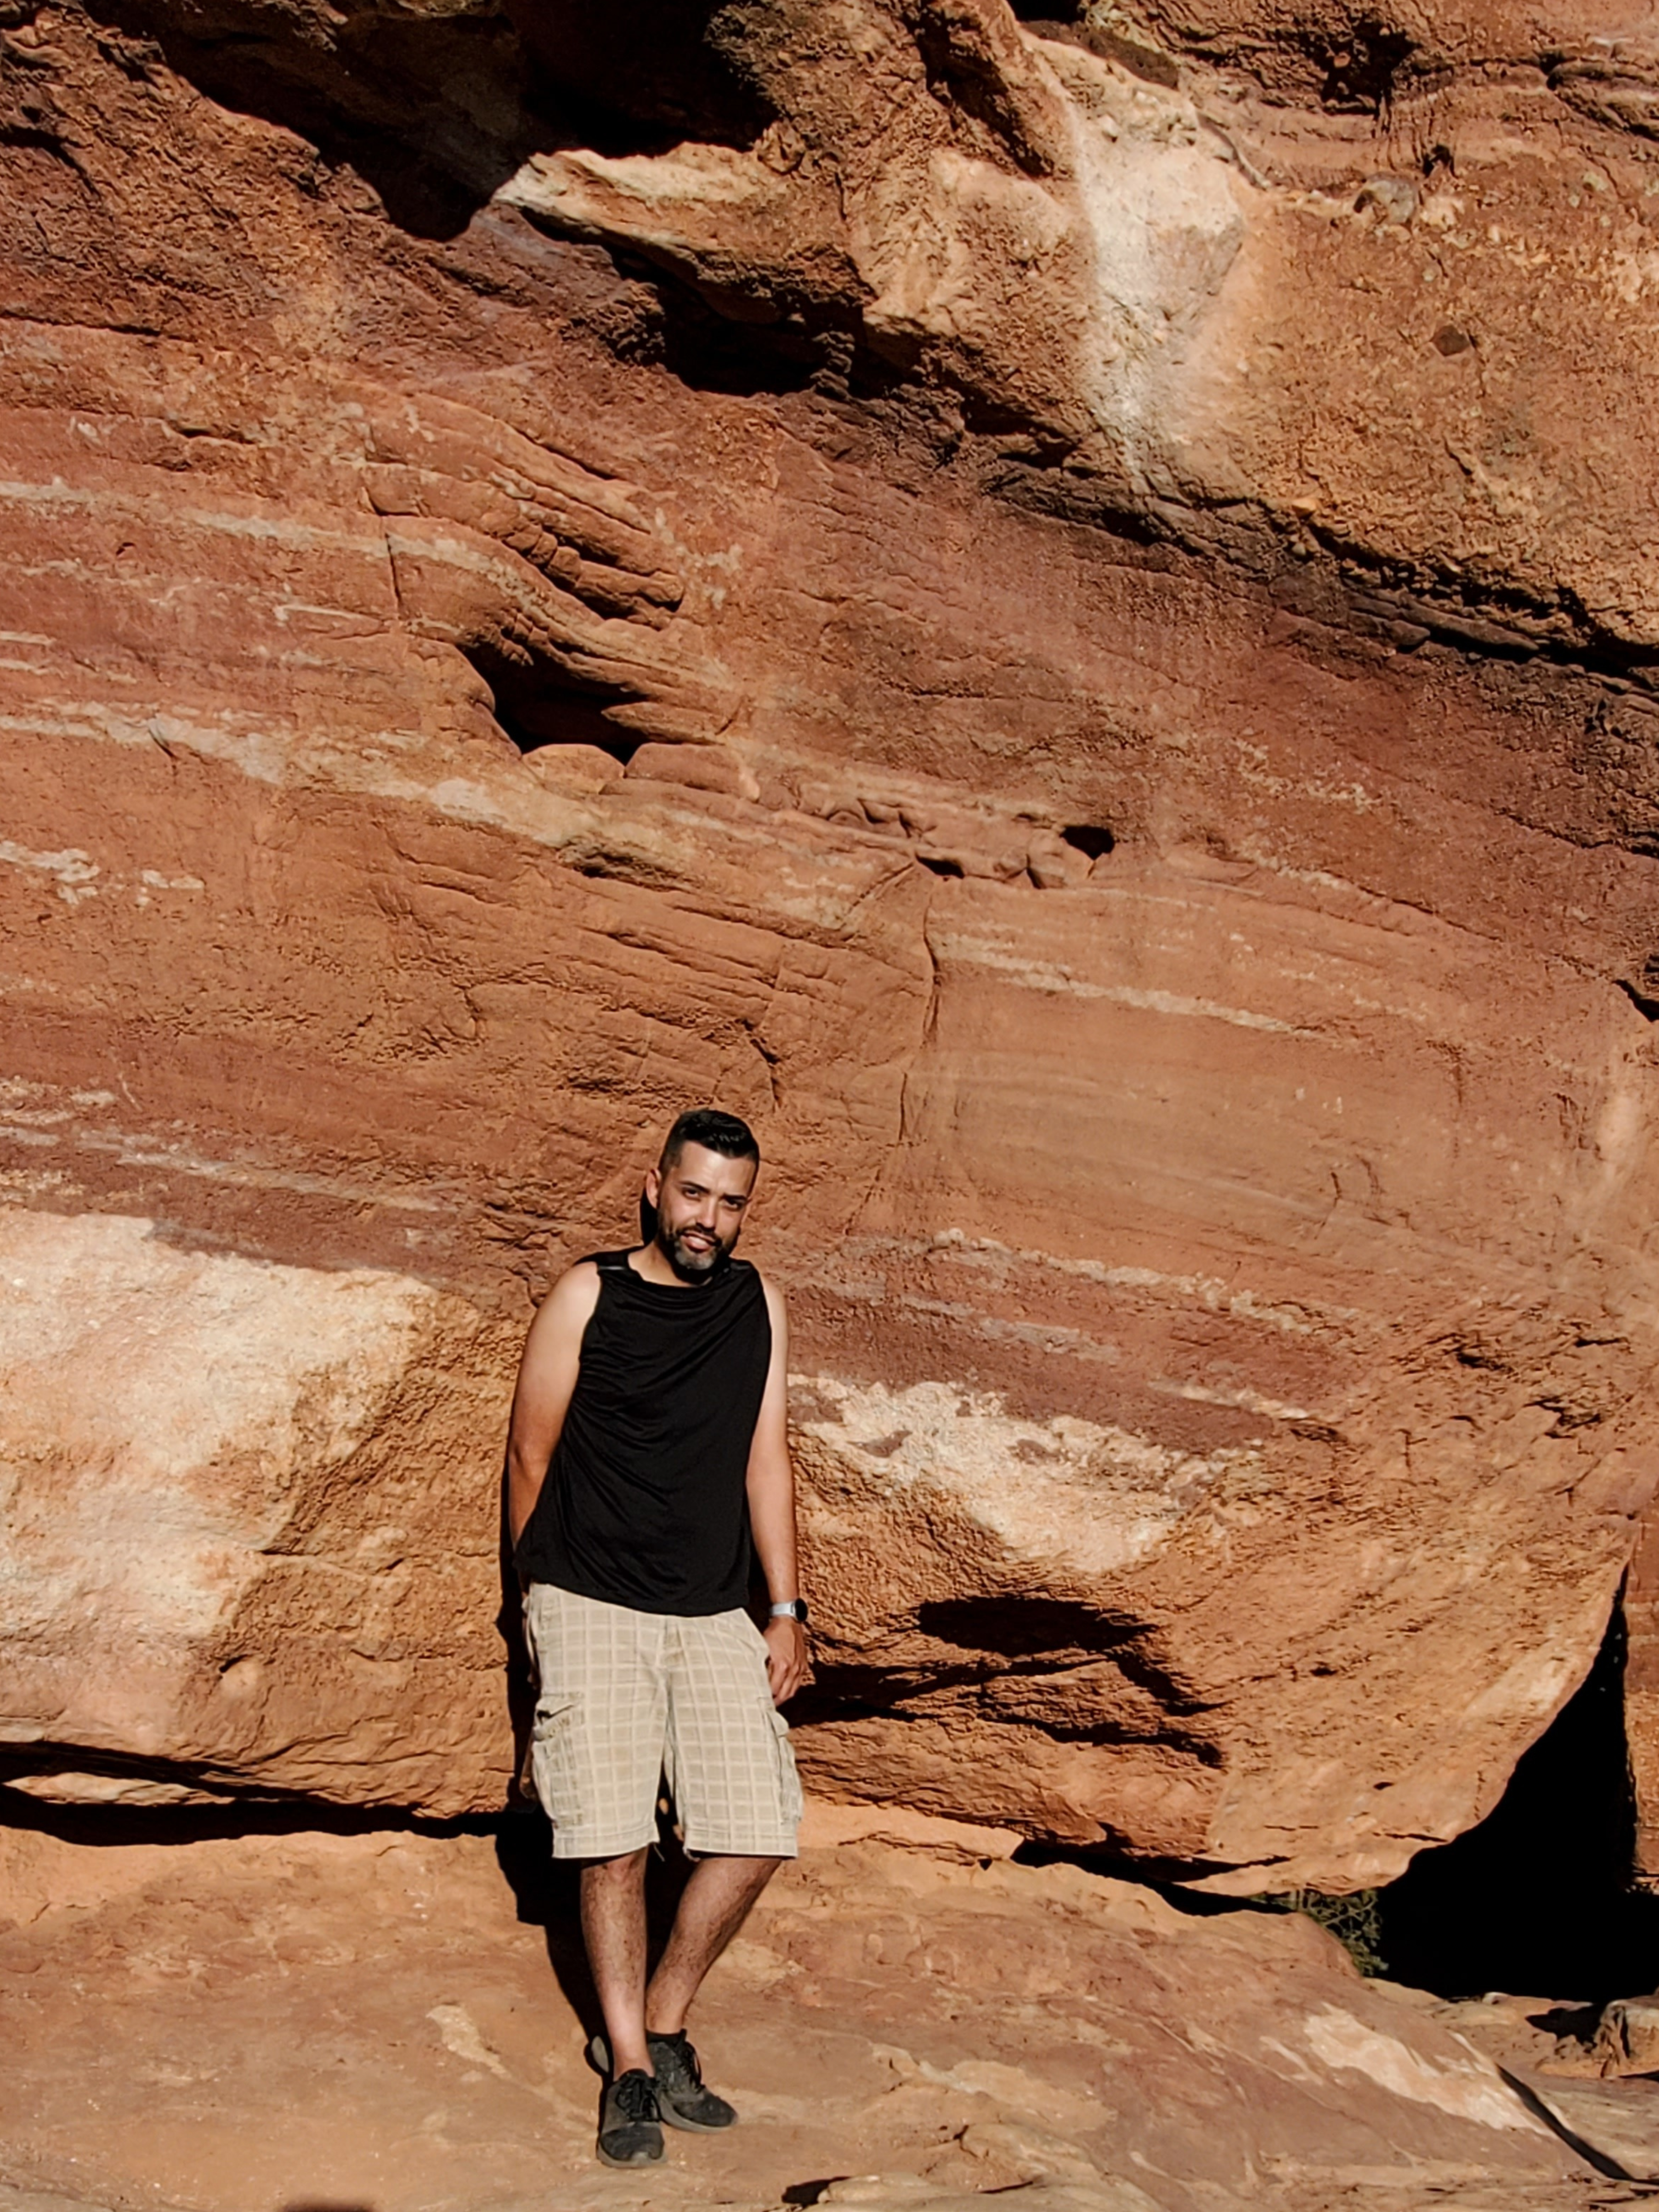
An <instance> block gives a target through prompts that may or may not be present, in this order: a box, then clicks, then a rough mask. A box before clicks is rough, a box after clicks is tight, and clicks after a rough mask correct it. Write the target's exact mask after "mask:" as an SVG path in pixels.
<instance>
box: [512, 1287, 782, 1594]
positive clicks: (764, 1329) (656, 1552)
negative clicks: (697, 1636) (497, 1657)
mask: <svg viewBox="0 0 1659 2212" xmlns="http://www.w3.org/2000/svg"><path fill="white" fill-rule="evenodd" d="M592 1261H593V1264H594V1265H595V1266H596V1267H598V1269H599V1304H597V1305H596V1306H595V1307H594V1309H593V1312H592V1318H591V1319H590V1320H589V1322H588V1324H587V1327H586V1329H585V1330H584V1331H583V1332H582V1348H581V1364H580V1368H579V1369H578V1371H577V1376H576V1387H575V1389H574V1391H573V1393H572V1394H571V1399H570V1409H569V1411H568V1413H566V1415H565V1419H564V1428H563V1430H562V1432H561V1434H560V1437H559V1441H558V1443H557V1445H556V1448H555V1450H554V1453H553V1459H552V1463H551V1465H550V1467H549V1468H548V1470H547V1480H545V1482H544V1483H543V1485H542V1492H541V1496H540V1497H539V1498H538V1499H537V1501H536V1510H535V1511H534V1512H533V1513H532V1515H531V1516H530V1519H529V1521H528V1522H527V1523H526V1527H525V1530H524V1533H523V1534H522V1535H521V1536H520V1539H519V1547H518V1550H517V1552H516V1553H514V1554H513V1565H515V1566H516V1567H517V1569H518V1571H519V1572H520V1575H521V1576H522V1577H524V1578H525V1579H526V1581H527V1582H538V1583H556V1585H557V1586H558V1588H560V1589H568V1590H574V1591H575V1592H576V1594H577V1595H578V1596H580V1597H593V1598H601V1599H603V1600H604V1601H605V1602H606V1603H607V1604H610V1605H626V1606H631V1607H633V1608H634V1610H635V1612H636V1613H684V1614H692V1613H726V1612H728V1611H729V1610H730V1609H731V1608H732V1607H733V1606H739V1605H741V1604H742V1603H743V1602H744V1599H745V1597H746V1596H747V1595H748V1591H749V1501H748V1495H747V1492H746V1490H745V1488H744V1482H745V1478H746V1476H747V1474H748V1471H749V1448H750V1444H751V1443H753V1441H754V1435H755V1423H756V1421H757V1419H758V1418H759V1415H760V1407H761V1398H762V1396H763V1393H764V1391H765V1389H766V1374H767V1370H768V1368H769V1365H770V1364H771V1359H772V1320H771V1316H770V1315H769V1313H768V1312H767V1310H766V1293H765V1291H764V1290H763V1287H762V1285H761V1279H760V1276H759V1274H758V1273H757V1272H756V1270H755V1269H754V1268H753V1267H750V1266H749V1264H748V1262H747V1261H743V1260H727V1261H724V1262H722V1264H721V1265H720V1267H719V1269H718V1270H717V1271H716V1273H714V1275H713V1276H712V1277H711V1278H710V1279H709V1280H708V1282H706V1283H702V1284H699V1285H696V1286H695V1287H692V1286H690V1285H688V1286H687V1287H686V1288H685V1289H684V1290H682V1289H681V1288H680V1287H679V1286H678V1285H670V1284H665V1283H651V1282H647V1280H646V1279H645V1277H644V1276H643V1275H638V1274H635V1272H634V1270H633V1268H632V1267H629V1264H628V1255H627V1253H626V1252H597V1253H594V1254H593V1255H592Z"/></svg>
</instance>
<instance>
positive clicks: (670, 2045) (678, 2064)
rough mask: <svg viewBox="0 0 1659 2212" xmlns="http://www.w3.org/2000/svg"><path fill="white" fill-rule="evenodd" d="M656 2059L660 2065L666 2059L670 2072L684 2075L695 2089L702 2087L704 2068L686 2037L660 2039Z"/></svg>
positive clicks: (664, 2037)
mask: <svg viewBox="0 0 1659 2212" xmlns="http://www.w3.org/2000/svg"><path fill="white" fill-rule="evenodd" d="M655 2055H656V2058H657V2063H658V2064H659V2065H660V2064H661V2063H662V2062H663V2061H664V2060H665V2059H666V2060H667V2062H668V2067H669V2070H670V2071H671V2072H672V2073H676V2074H679V2075H683V2076H684V2079H685V2081H686V2082H687V2083H688V2084H689V2085H690V2087H692V2088H693V2089H701V2088H702V2066H701V2065H700V2064H699V2063H698V2059H697V2054H696V2051H695V2050H694V2049H693V2048H692V2046H691V2045H690V2042H689V2041H688V2040H687V2039H686V2038H685V2037H684V2036H667V2035H665V2036H663V2037H661V2038H659V2039H658V2044H657V2051H656V2054H655Z"/></svg>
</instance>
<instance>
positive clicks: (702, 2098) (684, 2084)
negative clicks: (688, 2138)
mask: <svg viewBox="0 0 1659 2212" xmlns="http://www.w3.org/2000/svg"><path fill="white" fill-rule="evenodd" d="M645 2047H646V2049H647V2051H649V2052H650V2053H651V2063H652V2064H653V2066H654V2067H655V2068H656V2069H657V2102H658V2104H659V2106H661V2107H662V2116H663V2118H664V2119H665V2120H666V2121H667V2123H668V2124H669V2126H670V2127H671V2128H690V2129H691V2130H693V2131H694V2132H695V2133H696V2134H698V2135H713V2134H714V2131H715V2130H716V2129H717V2128H729V2127H731V2126H732V2124H734V2123H735V2121H736V2119H737V2117H738V2116H737V2113H736V2112H734V2111H733V2110H732V2106H730V2105H728V2104H727V2103H726V2100H725V2098H724V2097H717V2096H716V2095H715V2094H714V2091H713V2090H712V2089H706V2088H704V2087H703V2082H702V2067H701V2066H699V2065H698V2063H697V2054H696V2051H694V2050H693V2049H692V2048H691V2045H690V2040H689V2039H688V2038H687V2036H686V2033H685V2030H684V2028H682V2029H681V2030H680V2032H679V2033H678V2035H647V2037H646V2039H645Z"/></svg>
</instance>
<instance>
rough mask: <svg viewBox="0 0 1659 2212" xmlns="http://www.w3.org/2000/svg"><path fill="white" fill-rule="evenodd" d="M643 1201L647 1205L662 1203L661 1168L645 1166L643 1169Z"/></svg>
mask: <svg viewBox="0 0 1659 2212" xmlns="http://www.w3.org/2000/svg"><path fill="white" fill-rule="evenodd" d="M645 1202H646V1204H647V1206H659V1205H660V1204H661V1203H662V1170H661V1169H660V1168H647V1170H646V1171H645Z"/></svg>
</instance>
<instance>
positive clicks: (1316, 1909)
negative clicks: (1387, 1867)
mask: <svg viewBox="0 0 1659 2212" xmlns="http://www.w3.org/2000/svg"><path fill="white" fill-rule="evenodd" d="M1382 1895H1383V1893H1382V1891H1381V1890H1377V1889H1355V1890H1351V1891H1350V1892H1349V1893H1348V1894H1347V1896H1346V1897H1328V1896H1327V1895H1326V1894H1325V1893H1324V1891H1323V1890H1320V1889H1287V1890H1284V1891H1281V1892H1280V1893H1279V1895H1278V1896H1277V1897H1267V1898H1263V1899H1262V1900H1261V1901H1262V1903H1263V1904H1264V1905H1270V1906H1271V1907H1272V1908H1273V1911H1275V1912H1305V1913H1306V1914H1307V1916H1308V1917H1309V1919H1310V1920H1316V1921H1317V1922H1318V1923H1319V1925H1320V1926H1321V1927H1322V1928H1326V1929H1329V1930H1330V1932H1331V1934H1332V1935H1333V1936H1335V1938H1336V1940H1337V1942H1339V1943H1340V1945H1341V1946H1342V1948H1343V1949H1344V1950H1345V1951H1346V1953H1347V1954H1348V1956H1349V1957H1350V1958H1351V1959H1352V1960H1353V1962H1354V1964H1355V1966H1358V1969H1359V1971H1360V1972H1361V1973H1362V1974H1364V1976H1365V1977H1366V1978H1367V1979H1369V1980H1376V1978H1378V1977H1379V1976H1382V1975H1385V1974H1386V1973H1387V1972H1388V1971H1389V1962H1388V1960H1386V1959H1385V1958H1384V1957H1383V1912H1382V1904H1381V1899H1382Z"/></svg>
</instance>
